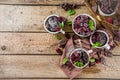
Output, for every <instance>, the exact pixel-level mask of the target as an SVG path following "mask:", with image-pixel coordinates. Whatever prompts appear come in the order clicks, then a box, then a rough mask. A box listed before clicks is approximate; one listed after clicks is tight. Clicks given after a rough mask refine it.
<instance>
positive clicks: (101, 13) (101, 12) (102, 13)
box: [98, 0, 119, 16]
mask: <svg viewBox="0 0 120 80" xmlns="http://www.w3.org/2000/svg"><path fill="white" fill-rule="evenodd" d="M100 1H101V0H100ZM118 3H119V2H118ZM118 6H119V4H117V7H118ZM116 11H117V8H116V10H115V11H114V12H112V13H110V14H105V13H104V12H103V11H102V10H101V8H100V6H99V5H98V12H99V14H100V15H102V16H112V15H114V14H115V13H116Z"/></svg>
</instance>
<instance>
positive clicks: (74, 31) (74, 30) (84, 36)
mask: <svg viewBox="0 0 120 80" xmlns="http://www.w3.org/2000/svg"><path fill="white" fill-rule="evenodd" d="M81 15H85V16H88V17H89V18H90V19H91V20H93V22H94V27H95V29H94V30H93V32H92V33H91V34H89V35H80V34H78V33H77V32H76V31H75V29H74V22H75V20H76V18H78V17H79V16H81ZM72 29H73V31H74V32H75V34H77V35H78V36H80V37H88V36H90V35H92V34H93V33H94V32H95V30H96V21H95V19H94V18H93V17H92V16H90V15H89V14H80V15H78V16H76V17H75V18H74V19H73V22H72Z"/></svg>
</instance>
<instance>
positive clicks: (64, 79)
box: [0, 78, 105, 80]
mask: <svg viewBox="0 0 120 80" xmlns="http://www.w3.org/2000/svg"><path fill="white" fill-rule="evenodd" d="M0 80H70V79H66V78H63V79H60V78H59V79H54V78H53V79H31V78H30V79H28V78H27V79H0ZM74 80H105V79H89V78H87V79H74Z"/></svg>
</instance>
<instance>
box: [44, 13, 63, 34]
mask: <svg viewBox="0 0 120 80" xmlns="http://www.w3.org/2000/svg"><path fill="white" fill-rule="evenodd" d="M52 16H56V17H59V16H58V15H50V16H48V17H47V18H46V19H45V20H44V28H45V30H46V31H47V32H49V33H51V34H57V33H60V32H61V33H63V34H65V32H64V31H63V30H62V29H61V30H60V31H56V32H52V31H49V30H48V29H47V28H46V26H45V23H46V21H47V20H48V18H49V17H52Z"/></svg>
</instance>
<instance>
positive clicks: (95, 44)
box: [92, 42, 102, 48]
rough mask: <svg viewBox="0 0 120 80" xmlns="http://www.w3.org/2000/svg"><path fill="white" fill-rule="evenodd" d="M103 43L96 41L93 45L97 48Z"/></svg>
mask: <svg viewBox="0 0 120 80" xmlns="http://www.w3.org/2000/svg"><path fill="white" fill-rule="evenodd" d="M101 46H102V44H101V43H100V42H96V43H94V44H93V45H92V47H93V48H96V47H101Z"/></svg>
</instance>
